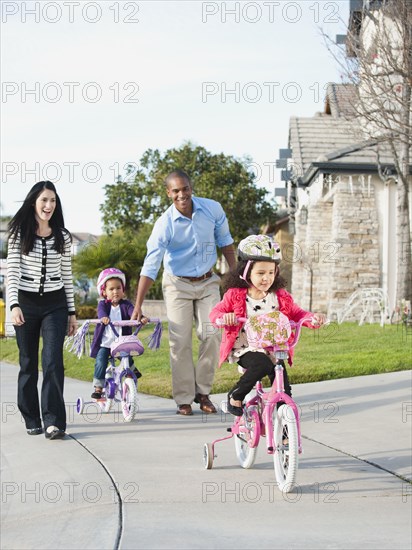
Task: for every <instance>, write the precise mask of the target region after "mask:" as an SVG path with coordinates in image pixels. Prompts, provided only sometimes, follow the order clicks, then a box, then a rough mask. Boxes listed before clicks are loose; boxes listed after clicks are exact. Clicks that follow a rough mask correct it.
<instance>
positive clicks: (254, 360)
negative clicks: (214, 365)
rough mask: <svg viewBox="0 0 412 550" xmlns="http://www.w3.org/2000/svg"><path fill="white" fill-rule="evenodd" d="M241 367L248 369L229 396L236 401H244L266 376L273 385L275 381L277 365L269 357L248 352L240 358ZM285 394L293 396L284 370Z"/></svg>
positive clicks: (255, 352)
mask: <svg viewBox="0 0 412 550" xmlns="http://www.w3.org/2000/svg"><path fill="white" fill-rule="evenodd" d="M238 363H239V365H240V366H241V367H243V368H244V369H247V370H246V372H245V374H243V376H241V378H240V379H239V381H238V382H237V384H236V385H235V386H234V387H233V388H232V389H231V390H230V392H229V395H231V397H232V398H233V399H235V400H239V401H243V400H244V398H245V397H246V395H247V394H248V393H249V392H250V391H251V390H252V389H253V386H254V385H255V384H256V382H258V381H259V380H262V378H264V377H265V376H269V380H270V382H271V384H272V383H273V380H274V379H275V365H274V364H273V363H272V361H271V360H270V358H269V356H268V355H265V354H264V353H261V352H258V351H248V352H246V353H245V354H244V355H242V356H241V357H240V358H239V361H238ZM283 379H284V385H285V393H286V394H287V395H290V396H292V388H291V386H290V384H289V378H288V373H287V371H286V369H285V368H284V369H283Z"/></svg>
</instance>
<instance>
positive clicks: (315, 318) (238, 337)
mask: <svg viewBox="0 0 412 550" xmlns="http://www.w3.org/2000/svg"><path fill="white" fill-rule="evenodd" d="M237 253H238V260H239V263H238V264H237V266H236V267H235V268H234V269H233V270H232V271H230V272H229V273H228V274H227V275H226V276H225V277H224V279H223V290H224V296H223V299H222V300H221V301H220V302H219V303H218V304H217V305H216V306H215V307H214V308H213V310H212V311H211V313H210V316H209V317H210V320H211V321H212V323H214V324H215V325H216V326H220V325H219V324H218V323H216V321H217V320H219V321H220V322H221V324H223V325H224V334H223V336H222V343H221V346H220V359H219V366H220V365H221V364H222V363H223V362H224V361H228V362H229V363H237V364H238V365H240V366H241V367H242V368H243V369H246V370H245V373H244V374H243V376H241V378H240V379H239V381H238V382H237V384H236V385H235V386H234V387H233V388H232V389H231V390H230V391H229V393H228V403H227V409H228V411H229V412H230V413H232V414H234V415H236V416H242V414H243V410H242V401H243V400H244V398H245V397H246V395H247V394H248V393H249V392H250V391H251V390H252V388H253V386H254V385H255V384H256V382H258V381H259V380H261V379H262V378H264V377H265V376H266V375H267V376H269V379H270V382H271V383H273V380H274V377H275V374H274V361H275V359H274V357H273V355H271V354H270V353H269V352H268V351H266V350H265V349H256V348H254V347H251V346H250V345H249V342H248V339H247V335H246V332H245V331H244V329H243V326H244V323H238V321H237V318H238V317H250V316H252V315H261V314H264V313H270V312H271V311H275V310H277V311H280V312H281V313H283V314H284V315H286V317H288V318H289V319H290V320H292V321H295V322H297V321H300V320H301V319H302V318H303V317H311V318H312V321H311V322H309V321H308V322H305V323H304V325H305V326H309V327H311V328H318V327H319V326H321V325H322V324H324V323H325V321H326V317H325V315H323V314H320V313H315V314H313V313H310V312H309V311H305V310H304V309H302V308H300V307H299V306H298V305H297V304H295V302H294V301H293V298H292V296H291V295H290V294H289V292H287V291H286V290H285V286H286V281H285V280H284V279H283V278H282V277H281V276H280V274H279V267H278V264H279V263H280V260H281V253H280V247H279V245H278V244H277V243H275V242H274V241H272V239H271V238H270V237H269V236H267V235H250V236H249V237H246V239H243V240H242V241H241V242H240V243H239V247H238V251H237ZM292 357H293V349H292V350H290V357H289V363H290V364H292ZM284 382H285V392H286V393H287V394H288V395H292V392H291V387H290V384H289V380H288V376H287V372H286V369H284Z"/></svg>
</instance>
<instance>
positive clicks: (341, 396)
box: [0, 363, 412, 550]
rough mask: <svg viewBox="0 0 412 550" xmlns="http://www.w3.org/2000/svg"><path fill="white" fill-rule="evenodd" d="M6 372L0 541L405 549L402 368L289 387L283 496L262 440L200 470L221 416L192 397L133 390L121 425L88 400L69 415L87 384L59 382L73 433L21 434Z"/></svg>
mask: <svg viewBox="0 0 412 550" xmlns="http://www.w3.org/2000/svg"><path fill="white" fill-rule="evenodd" d="M17 372H18V369H17V368H16V367H15V366H11V365H7V364H4V363H3V364H1V370H0V374H1V400H2V422H1V448H2V463H1V470H2V480H1V482H2V508H1V519H2V530H1V548H2V549H4V550H9V549H19V550H20V549H25V548H32V549H34V548H36V549H46V548H64V549H77V548H85V549H95V548H96V549H97V548H99V549H114V548H121V549H152V548H153V549H160V548H165V549H166V548H167V549H169V548H173V549H174V548H176V549H177V548H179V549H186V548H187V549H189V548H203V549H210V548H216V549H235V548H236V549H238V548H255V547H257V546H259V547H260V548H265V549H273V548H282V549H284V548H291V549H293V548H299V549H301V548H303V549H312V548H313V549H315V548H316V549H322V548H342V549H351V548H363V549H367V548H371V549H372V548H373V549H376V548H379V549H385V548H388V549H389V548H391V549H392V548H399V549H403V548H405V549H409V548H410V547H411V543H412V540H411V532H412V522H411V516H412V514H411V511H412V506H411V499H412V486H411V484H410V483H408V482H407V481H405V480H406V479H410V478H411V477H412V472H411V447H412V445H411V443H412V442H411V437H412V436H411V433H412V429H411V427H412V397H411V377H412V371H403V372H395V373H391V374H383V375H375V376H365V377H358V378H349V379H342V380H334V381H328V382H318V383H313V384H303V385H295V386H294V387H293V392H294V398H295V399H296V401H297V402H298V403H299V405H300V407H301V414H302V432H303V437H304V439H303V447H304V454H303V455H301V459H300V465H299V472H298V484H299V485H298V487H297V490H296V491H295V492H293V493H290V494H285V495H283V494H282V493H280V492H279V491H278V489H277V487H276V484H275V478H274V471H273V462H272V461H271V457H270V456H269V455H267V454H266V453H265V449H264V441H263V442H261V445H260V446H259V452H258V458H257V460H256V463H255V466H254V467H253V468H252V469H250V470H243V469H242V468H240V467H239V465H238V464H237V460H236V455H235V452H234V444H233V441H231V440H229V441H225V442H222V443H219V444H217V445H216V448H215V451H216V454H217V455H218V456H217V457H216V458H215V460H214V465H213V469H212V470H204V469H203V463H202V450H203V444H204V443H205V442H211V441H213V440H214V439H217V438H219V437H224V436H225V435H226V428H228V427H229V426H230V417H229V416H230V415H224V414H222V413H218V414H217V415H212V416H207V415H204V414H203V413H201V412H200V411H199V409H198V408H197V406H196V405H194V407H195V408H194V411H195V414H194V416H192V417H180V416H177V415H176V414H175V410H176V406H175V403H174V402H173V401H171V400H167V399H162V398H158V397H153V396H147V395H143V394H139V408H140V410H139V413H138V415H137V419H135V420H134V421H133V422H132V423H130V424H126V423H124V422H123V418H122V416H121V413H120V412H119V411H118V410H117V409H116V411H113V412H110V413H109V414H107V415H103V414H102V413H100V412H98V411H97V408H95V407H94V405H91V406H90V407H89V408H87V409H86V410H85V413H84V414H83V415H82V416H79V415H77V413H76V412H75V403H76V399H77V397H78V396H83V397H87V396H88V395H89V393H90V384H87V383H85V382H79V381H77V380H72V379H66V386H65V397H66V404H67V408H68V430H67V431H68V433H69V434H70V437H66V439H65V440H62V441H48V440H46V439H45V438H44V436H43V435H41V436H35V437H33V436H32V437H29V436H28V435H26V432H25V428H24V424H23V423H22V422H21V417H20V414H19V412H18V410H17V407H16V403H15V399H16V398H15V395H16V380H17ZM222 398H223V396H212V400H213V401H214V402H215V403H216V404H218V405H219V404H220V402H221V400H222ZM262 443H263V445H262Z"/></svg>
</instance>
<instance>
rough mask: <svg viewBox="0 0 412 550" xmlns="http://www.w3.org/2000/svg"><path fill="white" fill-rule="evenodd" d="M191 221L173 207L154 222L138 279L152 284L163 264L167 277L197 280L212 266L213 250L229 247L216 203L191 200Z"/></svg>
mask: <svg viewBox="0 0 412 550" xmlns="http://www.w3.org/2000/svg"><path fill="white" fill-rule="evenodd" d="M192 201H193V213H192V218H191V219H190V218H187V217H186V216H183V214H181V213H180V212H179V211H178V210H177V208H176V207H175V205H174V204H172V205H171V206H169V208H168V209H167V210H166V211H165V212H164V213H163V214H162V215H161V216H160V218H158V220H157V221H156V223H155V225H154V227H153V231H152V234H151V235H150V237H149V240H148V241H147V255H146V258H145V260H144V264H143V268H142V271H141V275H145V276H146V277H150V279H153V280H155V279H156V277H157V274H158V272H159V269H160V265H161V263H162V260H163V264H164V269H165V271H166V272H167V273H170V274H171V275H175V276H177V277H200V276H202V275H204V274H205V273H207V272H208V271H210V270H211V269H212V268H213V266H214V265H215V264H216V260H217V253H216V246H218V247H219V248H222V247H224V246H228V245H230V244H232V243H233V239H232V236H231V234H230V230H229V224H228V221H227V218H226V214H225V212H224V210H223V208H222V206H221V205H220V203H218V202H216V201H214V200H212V199H204V198H199V197H194V196H192Z"/></svg>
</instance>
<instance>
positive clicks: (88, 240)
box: [72, 233, 100, 256]
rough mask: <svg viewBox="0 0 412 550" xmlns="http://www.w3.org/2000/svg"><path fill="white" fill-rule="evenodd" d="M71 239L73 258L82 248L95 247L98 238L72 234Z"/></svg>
mask: <svg viewBox="0 0 412 550" xmlns="http://www.w3.org/2000/svg"><path fill="white" fill-rule="evenodd" d="M72 239H73V242H72V246H73V256H75V255H76V254H78V253H79V252H80V251H82V250H83V249H84V248H86V247H88V246H93V245H95V244H96V243H97V241H98V240H99V239H100V236H98V235H92V234H91V233H72Z"/></svg>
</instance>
